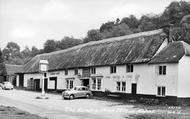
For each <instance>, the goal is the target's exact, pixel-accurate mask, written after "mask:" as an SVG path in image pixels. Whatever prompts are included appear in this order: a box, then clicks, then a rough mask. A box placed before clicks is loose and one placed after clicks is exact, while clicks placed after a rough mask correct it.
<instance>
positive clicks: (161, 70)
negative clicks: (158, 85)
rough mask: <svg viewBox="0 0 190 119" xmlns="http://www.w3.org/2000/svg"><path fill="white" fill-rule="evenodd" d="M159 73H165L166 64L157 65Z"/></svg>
mask: <svg viewBox="0 0 190 119" xmlns="http://www.w3.org/2000/svg"><path fill="white" fill-rule="evenodd" d="M159 75H166V66H159Z"/></svg>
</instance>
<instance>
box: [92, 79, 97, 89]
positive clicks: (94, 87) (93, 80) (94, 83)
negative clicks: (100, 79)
mask: <svg viewBox="0 0 190 119" xmlns="http://www.w3.org/2000/svg"><path fill="white" fill-rule="evenodd" d="M92 89H93V90H96V78H92Z"/></svg>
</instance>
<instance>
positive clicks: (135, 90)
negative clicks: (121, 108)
mask: <svg viewBox="0 0 190 119" xmlns="http://www.w3.org/2000/svg"><path fill="white" fill-rule="evenodd" d="M131 91H132V92H131V93H132V94H133V95H135V94H137V84H136V83H132V87H131Z"/></svg>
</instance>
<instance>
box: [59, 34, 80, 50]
mask: <svg viewBox="0 0 190 119" xmlns="http://www.w3.org/2000/svg"><path fill="white" fill-rule="evenodd" d="M81 43H82V41H81V40H80V39H76V38H73V37H69V36H65V37H64V38H63V39H62V40H61V41H57V49H56V50H62V49H66V48H70V47H73V46H76V45H79V44H81Z"/></svg>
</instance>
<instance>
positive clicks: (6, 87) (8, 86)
mask: <svg viewBox="0 0 190 119" xmlns="http://www.w3.org/2000/svg"><path fill="white" fill-rule="evenodd" d="M1 88H2V89H4V90H7V89H8V90H13V85H12V84H11V83H10V82H3V83H2V84H1Z"/></svg>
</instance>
